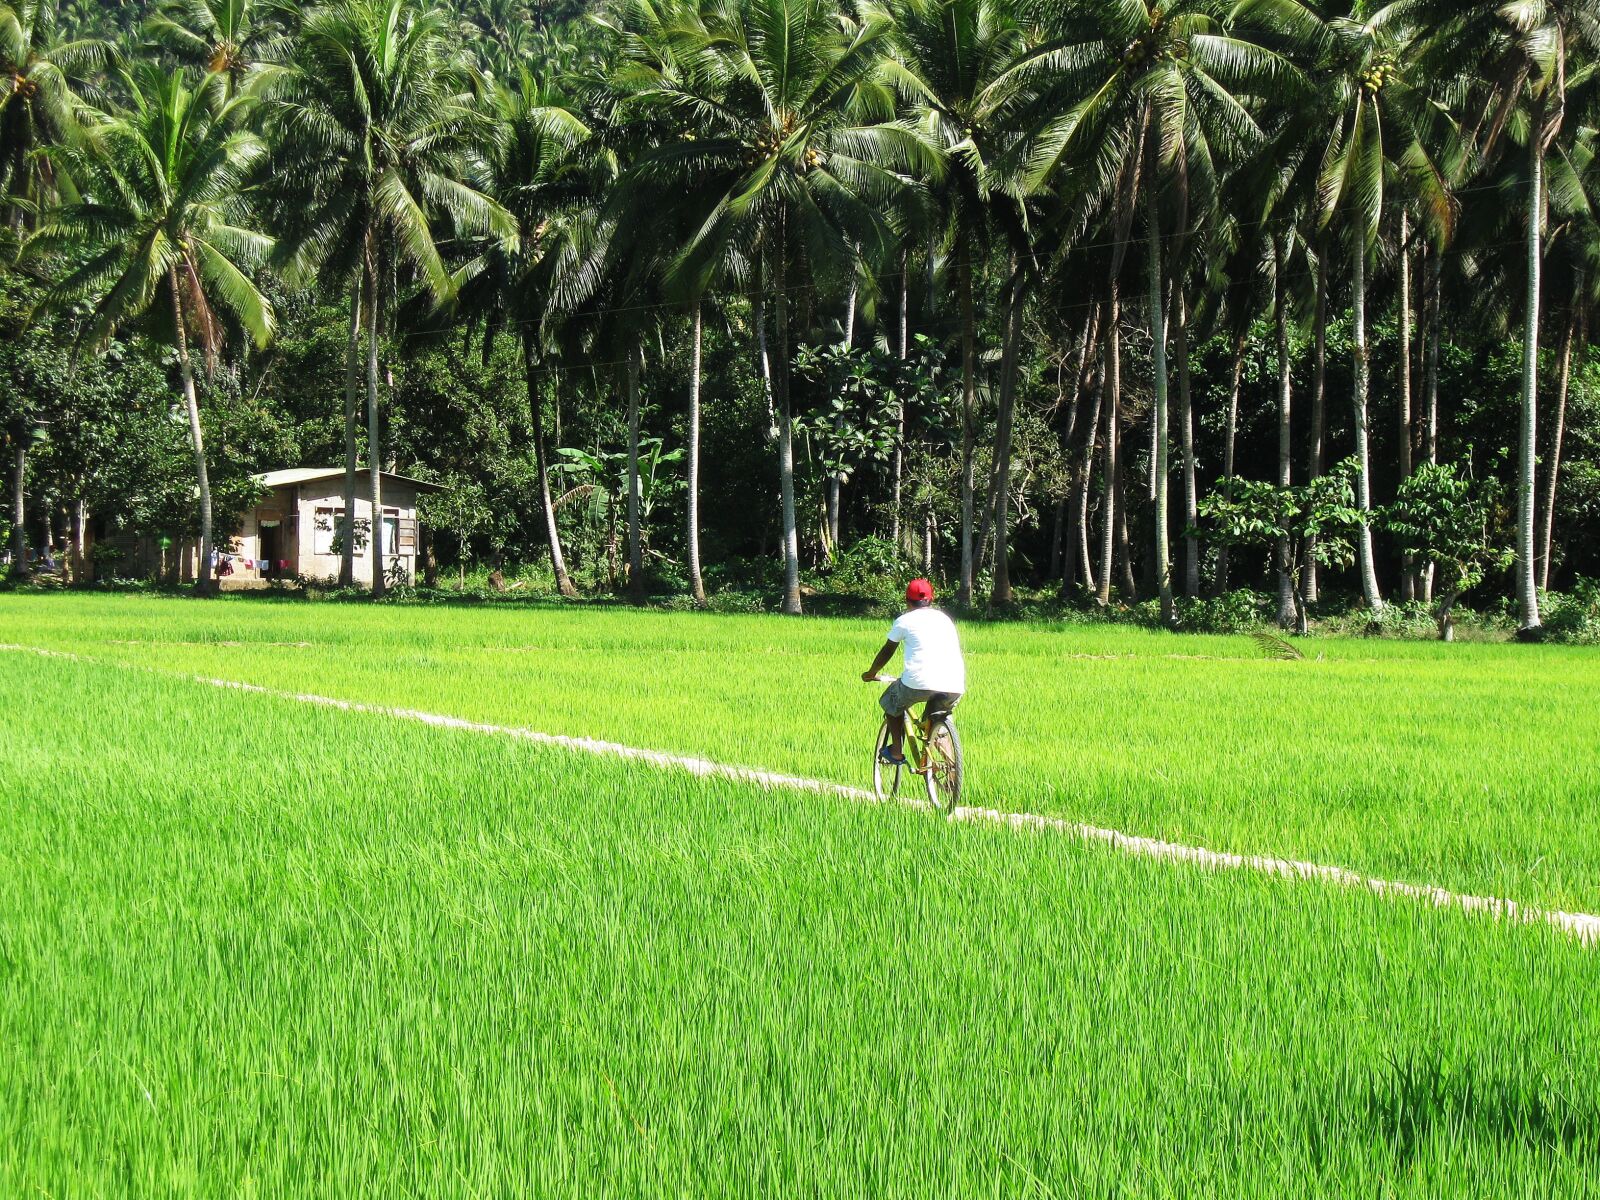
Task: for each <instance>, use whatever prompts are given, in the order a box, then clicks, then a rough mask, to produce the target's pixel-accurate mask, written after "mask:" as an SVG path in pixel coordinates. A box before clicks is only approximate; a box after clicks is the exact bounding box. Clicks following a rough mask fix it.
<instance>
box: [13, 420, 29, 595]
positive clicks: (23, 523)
mask: <svg viewBox="0 0 1600 1200" xmlns="http://www.w3.org/2000/svg"><path fill="white" fill-rule="evenodd" d="M23 432H24V431H23V430H22V428H21V427H20V426H19V427H18V428H17V436H16V440H15V443H14V444H13V445H12V447H11V577H12V578H13V579H17V580H24V579H27V578H28V575H29V571H28V444H27V442H26V441H25V440H24V438H23Z"/></svg>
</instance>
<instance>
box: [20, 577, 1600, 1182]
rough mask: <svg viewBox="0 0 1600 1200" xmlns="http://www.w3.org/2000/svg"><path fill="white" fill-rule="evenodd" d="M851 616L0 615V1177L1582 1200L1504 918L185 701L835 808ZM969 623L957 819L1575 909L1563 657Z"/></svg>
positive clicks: (1581, 1142) (1582, 857) (1574, 727)
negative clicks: (442, 722)
mask: <svg viewBox="0 0 1600 1200" xmlns="http://www.w3.org/2000/svg"><path fill="white" fill-rule="evenodd" d="M882 634H883V630H882V628H881V627H880V626H879V625H877V624H875V623H860V622H822V621H807V622H788V621H784V620H782V619H778V618H720V617H719V618H707V617H697V616H693V615H687V614H684V615H677V614H662V613H642V614H641V613H632V612H625V611H593V610H580V611H574V610H562V609H517V610H512V609H506V610H484V609H471V608H462V609H435V608H428V609H407V608H403V607H388V608H368V607H345V606H317V605H306V604H298V603H282V604H275V603H270V602H261V601H233V600H230V601H224V602H216V603H210V604H197V603H191V602H180V601H171V600H156V599H149V598H144V597H118V596H85V597H76V596H74V597H19V596H7V597H0V642H6V643H15V644H24V645H31V646H38V647H49V648H56V649H60V650H64V651H70V652H72V653H75V654H78V655H80V656H82V658H81V659H80V660H66V659H59V658H42V657H39V656H36V655H30V654H20V653H0V688H3V694H4V695H5V696H7V697H8V703H7V705H6V710H7V711H6V716H5V718H4V724H3V726H0V728H4V730H5V735H4V737H3V738H0V1046H3V1047H5V1052H4V1053H3V1054H0V1195H6V1196H10V1195H18V1196H22V1195H28V1196H34V1195H45V1196H77V1195H86V1196H93V1195H104V1196H172V1195H184V1196H188V1195H193V1196H235V1195H257V1196H301V1195H304V1196H327V1195H353V1194H365V1195H384V1196H387V1195H416V1196H430V1197H431V1196H447V1197H457V1196H459V1197H464V1198H465V1197H484V1196H511V1195H541V1196H543V1195H548V1196H596V1195H607V1196H610V1195H618V1196H657V1195H665V1194H675V1195H685V1196H691V1195H692V1196H702V1195H707V1196H771V1195H795V1194H806V1195H816V1196H863V1197H866V1196H871V1197H877V1196H918V1197H924V1196H951V1197H957V1196H960V1197H965V1196H973V1195H979V1194H984V1195H1002V1196H1039V1197H1047V1196H1054V1197H1070V1196H1229V1197H1232V1196H1262V1197H1266V1196H1273V1197H1277V1196H1308V1197H1309V1196H1328V1195H1351V1196H1373V1195H1382V1196H1406V1197H1411V1196H1416V1197H1422V1196H1444V1195H1449V1196H1482V1197H1504V1196H1585V1195H1596V1194H1600V1055H1597V1054H1596V1053H1595V1051H1594V1047H1595V1046H1596V1045H1600V1001H1597V1000H1596V996H1600V986H1597V985H1600V949H1597V948H1595V947H1587V946H1584V945H1581V944H1579V943H1578V942H1577V941H1575V940H1574V939H1572V938H1570V937H1566V936H1564V935H1562V934H1560V933H1558V932H1556V931H1554V930H1551V929H1549V928H1547V927H1544V926H1538V925H1519V924H1513V923H1497V922H1494V921H1492V920H1488V919H1484V918H1482V917H1473V916H1469V915H1465V914H1461V913H1457V912H1454V911H1449V910H1436V909H1434V908H1431V907H1429V906H1426V905H1423V904H1419V903H1414V902H1408V901H1398V900H1395V899H1392V898H1385V897H1380V896H1374V895H1371V894H1368V893H1366V892H1363V891H1359V890H1349V889H1343V888H1334V887H1328V886H1323V885H1317V884H1307V883H1303V882H1297V881H1288V880H1282V879H1274V878H1269V877H1263V876H1258V875H1254V874H1249V873H1213V872H1208V871H1203V870H1198V869H1194V868H1191V867H1185V866H1178V865H1170V864H1164V863H1153V862H1150V861H1146V860H1139V859H1134V858H1128V857H1125V856H1122V855H1119V854H1117V853H1115V852H1113V851H1109V850H1106V849H1103V848H1096V847H1093V846H1088V845H1084V844H1082V843H1079V842H1075V841H1073V840H1071V839H1067V838H1063V837H1059V836H1053V835H1050V834H1046V833H1040V834H1018V833H1014V832H1011V831H1009V830H1005V829H997V828H988V827H984V826H981V825H956V824H951V823H947V822H943V821H939V820H936V819H933V818H931V817H929V816H928V815H926V814H923V813H918V812H915V811H911V810H905V809H898V808H881V807H876V806H871V805H862V804H859V803H855V802H852V801H850V800H848V799H844V798H841V797H837V796H833V795H828V794H818V793H799V792H793V791H787V790H782V789H766V788H760V787H755V786H752V785H749V784H742V783H737V782H733V781H728V780H723V779H715V778H713V779H706V778H699V777H696V776H693V775H689V774H687V773H684V772H679V771H673V770H666V769H660V768H655V767H650V766H644V765H639V764H635V763H628V762H618V761H610V760H607V759H604V758H597V757H593V756H587V755H580V754H574V753H571V752H569V751H564V750H561V749H556V748H549V747H543V746H537V745H531V744H528V743H526V742H523V741H518V740H515V739H512V738H506V737H498V736H493V735H486V734H482V733H475V732H470V731H462V730H453V729H436V728H429V727H425V726H421V725H418V724H415V723H411V722H403V721H397V720H395V719H393V718H391V717H388V716H384V715H374V714H367V713H358V712H345V711H339V710H336V709H329V708H326V707H315V706H308V705H306V704H303V703H298V702H295V701H293V700H288V699H282V698H276V697H273V696H268V695H261V694H254V693H247V692H241V691H237V690H223V689H217V688H215V687H210V686H206V685H204V684H199V683H196V682H194V681H193V680H191V679H188V678H185V676H188V675H197V674H198V675H206V676H212V677H222V678H228V679H237V680H242V681H249V682H254V683H259V684H262V685H266V686H271V687H274V688H281V689H288V690H293V691H305V692H315V693H317V694H319V695H324V696H330V697H336V698H343V699H349V700H361V701H368V702H372V703H378V704H385V705H396V706H409V707H415V708H422V709H427V710H429V711H435V712H440V713H448V714H452V715H456V716H463V717H470V718H474V719H479V720H492V721H496V722H499V723H504V724H514V725H520V726H525V727H529V728H535V729H540V730H543V731H546V732H552V733H570V734H583V735H591V736H596V737H605V738H611V739H614V740H617V741H621V742H626V743H628V744H631V745H638V746H647V747H652V748H657V749H663V750H671V751H677V752H683V753H696V754H703V755H706V756H708V757H713V758H716V759H718V760H720V761H727V762H737V763H743V764H747V765H753V766H761V767H768V768H771V769H775V770H784V771H791V772H795V773H798V774H805V775H808V776H814V777H817V778H823V779H832V780H838V781H841V782H846V783H853V784H857V785H859V784H861V783H862V781H863V779H864V777H865V773H866V759H867V754H868V749H869V747H870V741H871V736H872V732H873V726H874V725H875V719H874V715H873V706H872V700H873V695H874V694H873V692H872V691H871V690H870V689H868V688H866V687H865V686H864V685H862V684H860V683H859V682H853V680H854V678H855V676H857V675H859V673H860V671H861V670H862V669H864V668H865V666H866V665H867V662H868V661H869V660H870V658H871V655H872V653H873V651H874V650H875V649H876V647H877V645H878V644H880V643H881V641H882ZM965 637H966V642H967V646H968V652H969V658H970V665H971V676H972V693H971V695H970V697H969V699H968V701H967V702H966V703H965V704H964V705H963V707H962V709H961V713H960V716H961V720H962V723H963V734H964V738H965V740H966V742H967V745H968V751H969V755H970V758H971V763H972V776H971V779H972V788H973V794H972V797H971V798H972V799H973V800H974V801H975V802H979V803H983V804H986V805H990V806H994V807H1002V808H1009V809H1013V810H1019V811H1020V810H1027V811H1036V812H1049V813H1054V814H1059V815H1064V816H1069V817H1072V818H1073V819H1077V820H1087V821H1093V822H1096V823H1100V824H1108V825H1113V826H1115V827H1118V828H1122V829H1126V830H1128V831H1130V832H1135V833H1140V834H1146V835H1152V836H1163V837H1168V838H1171V839H1173V840H1182V841H1188V842H1192V843H1198V844H1204V845H1208V846H1212V847H1214V848H1220V849H1238V850H1244V851H1249V852H1270V853H1275V854H1295V855H1298V856H1305V857H1311V858H1315V859H1318V860H1321V861H1329V862H1335V863H1338V864H1340V865H1345V866H1352V867H1355V868H1358V869H1362V870H1367V871H1371V872H1373V873H1376V874H1382V875H1386V876H1388V877H1393V878H1405V879H1410V880H1414V881H1417V882H1427V883H1439V884H1442V885H1445V886H1451V887H1457V888H1461V889H1465V890H1473V891H1478V892H1484V893H1489V894H1495V895H1504V896H1509V897H1512V898H1515V899H1518V900H1521V901H1525V902H1528V903H1539V904H1546V905H1556V906H1564V907H1568V908H1572V909H1577V910H1582V911H1591V912H1593V911H1600V870H1597V867H1600V833H1597V832H1596V829H1595V821H1594V816H1593V809H1594V802H1595V800H1596V798H1597V797H1600V786H1597V783H1600V780H1597V777H1596V769H1595V766H1594V763H1593V751H1594V747H1595V745H1596V744H1600V743H1597V737H1596V735H1597V734H1600V715H1597V711H1596V710H1597V705H1600V702H1597V700H1596V689H1595V687H1594V683H1595V680H1596V672H1597V666H1600V664H1597V661H1596V659H1595V658H1594V657H1593V656H1592V655H1591V654H1586V653H1585V652H1582V651H1570V650H1566V651H1563V650H1558V649H1556V648H1543V647H1535V648H1519V647H1494V646H1470V645H1463V646H1457V647H1453V648H1447V647H1433V646H1416V645H1397V644H1390V643H1368V642H1334V641H1329V642H1314V643H1308V649H1309V650H1310V652H1311V655H1312V657H1311V658H1309V659H1308V661H1305V662H1301V663H1276V662H1266V661H1264V660H1263V659H1261V658H1260V656H1259V654H1258V653H1257V652H1256V650H1255V647H1254V646H1253V645H1252V644H1251V643H1249V642H1248V641H1247V640H1234V639H1195V638H1175V637H1164V636H1156V635H1148V634H1141V633H1133V632H1129V631H1125V630H1110V629H1102V628H1090V629H1086V628H1074V629H1060V628H1044V627H1039V628H1019V627H1014V626H977V625H974V626H969V627H967V628H966V629H965ZM1318 654H1321V656H1322V657H1321V658H1320V659H1319V658H1317V657H1316V656H1317V655H1318ZM130 665H136V666H139V667H142V668H147V669H141V670H130V669H129V666H130Z"/></svg>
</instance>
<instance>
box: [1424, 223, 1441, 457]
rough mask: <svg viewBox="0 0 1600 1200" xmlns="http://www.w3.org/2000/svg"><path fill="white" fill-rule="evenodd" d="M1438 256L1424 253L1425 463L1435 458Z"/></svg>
mask: <svg viewBox="0 0 1600 1200" xmlns="http://www.w3.org/2000/svg"><path fill="white" fill-rule="evenodd" d="M1442 257H1443V256H1442V255H1440V254H1437V253H1435V254H1430V255H1429V256H1428V283H1427V287H1428V299H1427V305H1426V308H1427V313H1428V329H1427V333H1426V335H1425V336H1426V338H1427V342H1428V346H1427V352H1426V354H1425V355H1424V358H1425V360H1426V362H1427V370H1426V372H1425V377H1424V379H1423V385H1422V386H1423V390H1424V392H1425V393H1426V401H1425V403H1426V405H1427V413H1426V415H1425V416H1424V418H1423V420H1424V422H1425V424H1424V428H1423V436H1422V454H1423V457H1424V458H1425V459H1426V460H1427V461H1428V462H1429V463H1437V462H1438V461H1439V348H1440V340H1441V337H1442V335H1443V324H1442V320H1441V313H1440V309H1441V308H1442V301H1443V298H1444V263H1443V261H1442Z"/></svg>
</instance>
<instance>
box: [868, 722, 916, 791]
mask: <svg viewBox="0 0 1600 1200" xmlns="http://www.w3.org/2000/svg"><path fill="white" fill-rule="evenodd" d="M889 744H890V738H889V722H888V721H885V722H884V723H883V724H882V725H880V726H878V740H877V743H876V744H875V745H874V746H873V748H872V790H873V791H874V792H876V793H877V795H878V799H879V800H895V799H898V798H899V796H900V793H901V790H902V789H903V788H908V787H910V782H909V780H910V777H911V775H912V770H911V766H910V764H909V763H908V764H906V765H905V766H901V767H897V766H894V765H893V764H892V763H886V762H884V761H883V759H882V758H881V757H880V755H881V754H882V753H883V748H884V747H885V746H887V745H889Z"/></svg>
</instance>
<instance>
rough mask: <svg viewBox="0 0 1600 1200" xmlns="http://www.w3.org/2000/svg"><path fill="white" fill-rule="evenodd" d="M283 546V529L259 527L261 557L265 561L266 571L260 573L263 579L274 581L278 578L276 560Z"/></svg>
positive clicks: (267, 526) (277, 526) (266, 526)
mask: <svg viewBox="0 0 1600 1200" xmlns="http://www.w3.org/2000/svg"><path fill="white" fill-rule="evenodd" d="M282 545H283V527H282V526H281V525H263V526H262V527H261V557H262V558H264V559H265V560H266V563H267V567H266V570H264V571H262V572H261V577H262V578H263V579H276V578H277V577H278V560H279V559H280V558H281V557H282V555H280V554H279V553H278V551H279V550H280V548H281V547H282Z"/></svg>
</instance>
